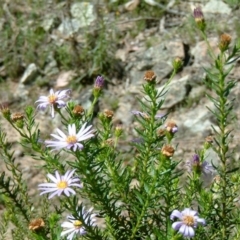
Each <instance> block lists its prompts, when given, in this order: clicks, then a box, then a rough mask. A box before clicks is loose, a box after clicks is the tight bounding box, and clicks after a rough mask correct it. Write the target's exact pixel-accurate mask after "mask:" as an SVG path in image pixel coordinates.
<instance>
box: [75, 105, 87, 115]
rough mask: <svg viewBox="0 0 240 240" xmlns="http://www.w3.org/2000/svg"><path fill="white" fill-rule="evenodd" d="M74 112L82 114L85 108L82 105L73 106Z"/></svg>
mask: <svg viewBox="0 0 240 240" xmlns="http://www.w3.org/2000/svg"><path fill="white" fill-rule="evenodd" d="M72 112H73V114H75V115H82V114H83V113H84V108H83V107H82V106H80V105H76V106H75V107H74V108H73V111H72Z"/></svg>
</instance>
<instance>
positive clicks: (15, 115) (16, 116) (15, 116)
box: [12, 113, 24, 122]
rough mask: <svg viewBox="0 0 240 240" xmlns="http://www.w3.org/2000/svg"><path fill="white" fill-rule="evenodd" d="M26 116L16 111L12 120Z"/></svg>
mask: <svg viewBox="0 0 240 240" xmlns="http://www.w3.org/2000/svg"><path fill="white" fill-rule="evenodd" d="M23 118H24V115H23V114H22V113H14V114H13V115H12V121H13V122H16V121H18V120H22V119H23Z"/></svg>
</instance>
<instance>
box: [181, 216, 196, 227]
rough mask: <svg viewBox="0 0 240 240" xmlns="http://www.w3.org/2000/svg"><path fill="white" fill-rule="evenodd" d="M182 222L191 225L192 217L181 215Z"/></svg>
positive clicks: (192, 222)
mask: <svg viewBox="0 0 240 240" xmlns="http://www.w3.org/2000/svg"><path fill="white" fill-rule="evenodd" d="M183 222H184V224H186V225H187V226H193V225H194V217H192V216H184V217H183Z"/></svg>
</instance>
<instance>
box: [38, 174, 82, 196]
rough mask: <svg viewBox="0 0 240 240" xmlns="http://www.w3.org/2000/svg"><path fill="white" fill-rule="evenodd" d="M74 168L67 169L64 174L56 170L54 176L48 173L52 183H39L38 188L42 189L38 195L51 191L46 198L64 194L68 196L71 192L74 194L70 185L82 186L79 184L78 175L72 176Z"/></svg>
mask: <svg viewBox="0 0 240 240" xmlns="http://www.w3.org/2000/svg"><path fill="white" fill-rule="evenodd" d="M74 172H75V170H72V171H67V172H66V173H65V174H64V175H62V176H61V175H60V174H59V172H58V171H56V172H55V176H54V175H52V174H48V175H47V177H48V178H49V179H50V180H52V183H41V184H39V185H38V187H39V190H40V191H42V192H41V193H40V195H42V194H46V193H51V194H50V195H49V197H48V199H50V198H52V197H54V196H55V195H58V196H60V195H61V194H63V193H64V194H65V195H66V196H68V197H69V196H70V195H71V194H73V195H74V194H76V192H75V191H74V190H73V189H72V188H71V187H79V188H82V184H80V179H79V178H78V177H72V176H73V174H74Z"/></svg>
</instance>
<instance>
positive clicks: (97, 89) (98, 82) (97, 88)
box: [93, 76, 104, 98]
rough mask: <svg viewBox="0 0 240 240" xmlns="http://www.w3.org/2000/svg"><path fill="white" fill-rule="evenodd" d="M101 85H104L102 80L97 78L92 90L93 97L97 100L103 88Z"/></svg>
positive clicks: (99, 77)
mask: <svg viewBox="0 0 240 240" xmlns="http://www.w3.org/2000/svg"><path fill="white" fill-rule="evenodd" d="M103 84H104V78H103V77H102V76H97V78H96V80H95V84H94V88H93V95H94V97H95V98H98V97H99V96H100V93H101V91H102V88H103Z"/></svg>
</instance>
